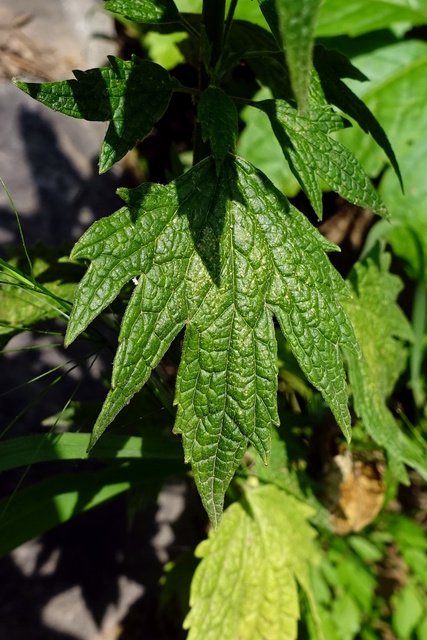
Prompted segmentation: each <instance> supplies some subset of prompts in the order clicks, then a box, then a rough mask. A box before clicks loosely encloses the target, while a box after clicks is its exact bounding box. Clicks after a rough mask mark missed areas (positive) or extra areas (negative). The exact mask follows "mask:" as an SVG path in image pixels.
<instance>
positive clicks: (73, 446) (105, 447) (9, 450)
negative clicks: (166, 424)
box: [0, 433, 182, 471]
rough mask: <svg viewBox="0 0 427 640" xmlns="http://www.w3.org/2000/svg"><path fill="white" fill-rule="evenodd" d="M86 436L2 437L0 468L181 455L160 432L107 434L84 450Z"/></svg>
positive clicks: (1, 469) (76, 434) (87, 441)
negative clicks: (7, 438)
mask: <svg viewBox="0 0 427 640" xmlns="http://www.w3.org/2000/svg"><path fill="white" fill-rule="evenodd" d="M89 440H90V434H88V433H60V434H51V435H35V436H23V437H21V438H11V439H9V440H4V441H2V442H0V471H7V470H8V469H15V468H17V467H22V466H25V465H29V464H35V463H36V462H47V461H49V460H86V459H88V458H91V459H99V460H104V459H110V458H114V459H116V458H143V459H148V460H153V459H154V460H159V461H162V460H163V461H165V460H169V459H171V460H180V459H182V454H181V451H180V448H179V446H178V443H177V442H176V441H174V440H172V439H170V438H165V437H164V436H157V437H155V436H147V437H143V438H140V437H137V436H132V437H130V436H116V435H112V436H111V435H108V436H106V437H105V438H103V439H102V441H101V442H100V444H99V446H98V447H96V449H95V450H93V451H92V452H91V453H89V454H88V453H87V448H88V445H89Z"/></svg>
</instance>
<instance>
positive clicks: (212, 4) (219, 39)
mask: <svg viewBox="0 0 427 640" xmlns="http://www.w3.org/2000/svg"><path fill="white" fill-rule="evenodd" d="M224 15H225V0H203V11H202V37H203V29H204V32H205V34H206V38H207V40H208V43H209V45H210V49H211V59H210V64H209V67H210V69H213V68H214V67H215V65H216V63H217V62H218V60H219V58H220V56H221V53H222V44H223V33H224ZM208 86H209V76H208V73H207V71H206V69H205V65H204V62H203V57H202V40H201V41H200V61H199V87H198V90H199V92H200V93H201V92H202V91H204V90H205V89H206V88H207V87H208ZM210 155H211V147H210V144H209V143H208V142H204V141H203V138H202V130H201V126H200V123H199V122H198V120H196V124H195V127H194V143H193V166H194V165H195V164H197V163H198V162H200V161H201V160H203V159H204V158H207V157H208V156H210Z"/></svg>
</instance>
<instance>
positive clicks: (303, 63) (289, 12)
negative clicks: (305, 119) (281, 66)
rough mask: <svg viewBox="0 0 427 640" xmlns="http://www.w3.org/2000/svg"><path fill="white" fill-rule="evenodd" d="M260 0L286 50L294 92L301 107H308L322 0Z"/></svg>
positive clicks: (266, 16)
mask: <svg viewBox="0 0 427 640" xmlns="http://www.w3.org/2000/svg"><path fill="white" fill-rule="evenodd" d="M258 2H259V4H260V7H261V11H262V12H263V14H264V17H265V19H266V21H267V22H268V24H269V26H270V29H271V31H272V33H273V35H274V36H275V38H276V40H277V41H278V43H279V45H280V46H281V47H282V48H283V49H284V50H285V53H286V60H287V63H288V67H289V71H290V76H291V83H292V88H293V91H294V95H295V98H296V100H297V103H298V106H299V107H300V109H301V110H302V111H305V108H306V106H307V98H308V86H309V84H310V76H311V69H312V53H313V42H314V29H315V26H316V20H317V14H318V10H319V6H320V0H258Z"/></svg>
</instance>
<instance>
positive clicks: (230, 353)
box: [66, 155, 358, 526]
mask: <svg viewBox="0 0 427 640" xmlns="http://www.w3.org/2000/svg"><path fill="white" fill-rule="evenodd" d="M120 195H121V196H122V198H123V199H124V200H125V202H126V203H127V205H128V206H127V207H125V208H123V209H121V210H119V211H118V212H116V213H115V214H113V215H112V216H110V217H109V218H106V219H104V220H100V221H98V222H96V223H95V224H94V225H92V227H91V228H90V229H89V230H88V231H87V232H86V234H85V235H84V236H83V237H82V238H81V239H80V240H79V242H78V243H77V245H76V246H75V248H74V250H73V253H72V255H73V257H74V258H87V259H89V260H91V265H90V267H89V269H88V271H87V273H86V275H85V277H84V278H83V280H82V282H81V283H80V285H79V287H78V289H77V291H76V295H75V305H74V308H73V312H72V315H71V319H70V323H69V326H68V332H67V339H66V342H67V343H68V344H69V343H70V342H72V340H74V339H75V338H76V336H77V335H78V334H79V333H80V332H81V331H83V330H84V328H85V327H86V326H87V325H88V324H89V323H90V322H91V321H92V320H93V319H94V318H95V317H96V316H97V315H98V314H99V313H100V312H101V311H102V310H103V309H104V308H105V307H106V306H107V305H108V304H109V303H110V302H111V301H112V300H113V299H114V298H115V297H116V296H117V294H118V293H119V291H120V289H121V287H122V286H123V285H124V284H125V283H126V282H128V281H129V280H130V279H131V278H134V277H135V276H139V275H140V274H142V275H141V276H140V279H139V284H138V285H137V287H136V288H135V291H134V293H133V295H132V297H131V300H130V302H129V305H128V308H127V310H126V313H125V316H124V318H123V323H122V328H121V333H120V346H119V349H118V352H117V355H116V359H115V364H114V370H113V379H112V389H111V391H110V393H109V395H108V397H107V399H106V401H105V404H104V407H103V410H102V412H101V414H100V416H99V418H98V420H97V422H96V424H95V427H94V432H93V440H92V443H95V442H96V440H97V439H98V438H99V436H100V435H101V433H102V432H103V431H104V430H105V429H106V427H107V426H108V424H109V423H110V422H111V421H112V419H113V418H114V416H115V415H116V414H117V413H118V412H119V411H120V410H121V409H122V407H124V405H125V404H126V403H128V402H129V400H130V399H131V398H132V396H133V395H134V394H135V393H136V391H138V390H139V389H140V388H141V386H142V385H143V384H144V383H145V382H146V380H147V379H148V377H149V375H150V371H151V369H152V368H153V367H155V366H156V365H157V363H158V362H159V360H160V358H161V357H162V356H163V354H164V353H165V351H166V349H167V348H168V346H169V345H170V343H171V341H172V340H173V338H174V337H175V336H176V334H177V333H178V332H179V331H180V330H181V329H182V327H184V326H185V325H186V326H187V330H186V335H185V340H184V345H183V352H182V361H181V365H180V368H179V372H178V379H177V389H176V402H177V404H178V415H177V420H176V424H175V431H176V432H178V433H182V434H183V440H184V450H185V457H186V460H187V461H191V462H192V465H193V472H194V477H195V480H196V483H197V486H198V488H199V491H200V493H201V496H202V500H203V502H204V505H205V507H206V509H207V511H208V513H209V516H210V518H211V520H212V522H213V523H214V525H215V526H216V525H217V524H218V522H219V519H220V517H221V512H222V504H223V499H224V493H225V491H226V489H227V486H228V484H229V482H230V481H231V479H232V476H233V474H234V472H235V470H236V468H237V466H238V464H239V462H240V461H241V459H242V457H243V455H244V452H245V450H246V447H247V445H248V443H251V444H253V446H254V447H255V448H256V450H257V451H258V453H259V454H260V455H261V457H262V459H263V460H264V461H265V462H267V460H268V455H269V448H270V430H271V426H272V425H274V424H277V423H278V416H277V407H276V391H277V359H276V358H277V356H276V342H275V336H274V326H273V315H274V316H276V318H277V319H278V321H279V324H280V326H281V329H282V331H283V333H284V335H285V336H286V338H287V340H288V342H289V344H290V347H291V349H292V350H293V352H294V355H295V357H296V358H297V360H298V362H299V364H300V366H301V368H302V370H303V371H304V373H305V375H306V376H307V378H308V379H309V380H310V381H311V382H312V383H313V384H314V385H315V386H316V387H317V388H318V389H319V390H320V391H321V392H322V394H323V396H324V397H325V399H326V400H327V402H329V404H330V406H331V408H332V411H333V412H334V414H335V416H336V419H337V421H338V423H339V424H340V426H341V428H342V429H343V431H344V433H345V435H346V436H347V437H349V435H350V416H349V413H348V408H347V385H346V382H345V376H344V369H343V363H342V357H341V354H340V346H341V345H346V346H347V347H348V348H350V349H352V350H354V351H355V352H356V353H357V349H358V346H357V342H356V341H355V339H354V335H353V330H352V327H351V325H350V323H349V321H348V320H347V318H346V316H345V314H344V313H343V311H342V308H341V307H340V305H339V303H338V300H337V297H338V295H340V294H342V293H343V291H344V283H343V281H342V280H341V278H340V276H339V275H338V273H337V272H336V271H335V270H334V269H333V268H332V266H331V264H330V262H329V260H328V258H327V256H326V254H325V250H326V251H328V250H334V249H335V248H336V247H335V245H332V244H331V243H329V242H328V241H327V240H325V239H324V238H323V237H322V236H320V234H319V233H318V232H317V231H316V230H315V229H314V227H312V225H310V223H309V222H308V221H307V219H306V218H305V217H304V216H303V215H302V214H301V213H300V212H299V211H298V210H297V209H295V208H293V207H292V206H291V205H290V204H289V203H288V202H287V200H286V199H285V198H284V197H283V196H282V195H281V194H280V193H279V192H278V191H277V190H276V189H275V188H274V186H273V185H272V184H271V182H270V181H269V180H268V179H267V178H266V177H265V176H264V175H263V174H261V173H260V172H259V171H257V170H256V169H255V168H254V167H253V166H252V165H250V164H249V163H247V162H245V161H243V160H242V159H240V158H234V157H233V156H230V155H229V156H228V157H227V158H226V159H225V161H224V163H223V168H222V171H221V173H220V175H219V176H217V175H216V172H215V166H214V162H213V161H212V159H211V158H208V159H206V160H204V161H202V162H200V163H199V164H198V165H196V166H195V167H194V168H193V169H192V170H191V171H189V172H188V173H186V174H184V175H183V176H181V177H180V178H178V179H177V180H175V181H174V182H172V183H170V184H169V185H167V186H162V185H153V184H143V185H141V186H140V187H138V188H137V189H134V190H130V191H128V190H126V189H123V190H121V191H120Z"/></svg>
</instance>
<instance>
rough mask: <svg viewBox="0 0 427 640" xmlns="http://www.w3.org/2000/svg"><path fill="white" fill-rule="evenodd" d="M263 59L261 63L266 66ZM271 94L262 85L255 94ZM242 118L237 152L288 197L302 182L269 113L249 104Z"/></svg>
mask: <svg viewBox="0 0 427 640" xmlns="http://www.w3.org/2000/svg"><path fill="white" fill-rule="evenodd" d="M262 62H263V61H262V60H261V66H262ZM268 98H271V92H270V91H269V90H268V89H267V88H266V87H264V88H262V89H261V90H260V91H258V93H257V94H256V95H255V96H254V99H255V100H265V99H268ZM239 115H240V118H241V120H243V122H245V124H246V126H245V128H244V129H243V131H242V133H241V134H240V135H239V139H238V141H237V152H238V153H239V155H241V156H243V157H244V158H246V160H248V161H249V162H251V163H252V164H254V165H255V166H256V167H258V169H260V170H261V171H262V172H263V173H265V174H266V176H267V177H268V178H269V179H270V180H271V181H272V183H273V184H274V186H275V187H277V189H279V191H282V193H284V194H285V195H286V196H288V197H294V196H296V195H297V193H298V191H299V190H300V186H299V184H298V182H297V180H296V178H295V176H294V175H293V173H292V172H291V170H290V168H289V165H288V163H287V162H286V161H285V159H284V158H283V152H282V148H281V146H280V145H279V143H278V141H277V138H276V136H275V135H274V132H273V130H272V128H271V125H270V121H269V120H268V117H267V115H266V114H265V113H264V112H263V111H261V110H260V109H257V110H256V111H254V109H252V108H251V107H245V108H244V109H243V110H242V111H241V112H240V114H239Z"/></svg>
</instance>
